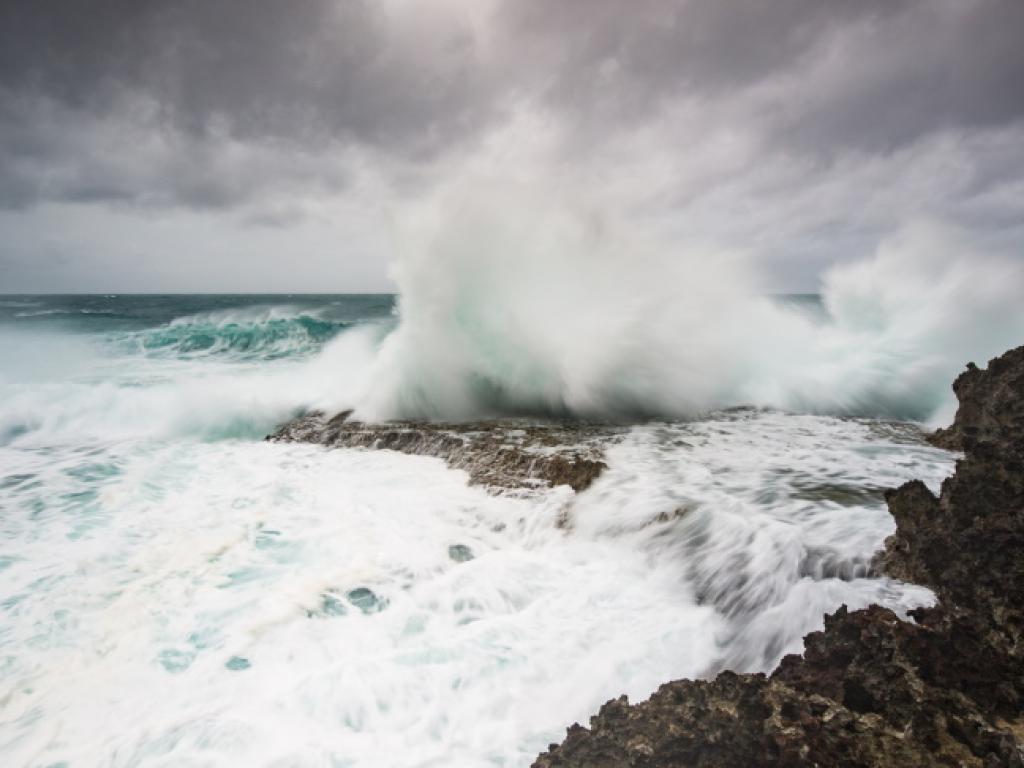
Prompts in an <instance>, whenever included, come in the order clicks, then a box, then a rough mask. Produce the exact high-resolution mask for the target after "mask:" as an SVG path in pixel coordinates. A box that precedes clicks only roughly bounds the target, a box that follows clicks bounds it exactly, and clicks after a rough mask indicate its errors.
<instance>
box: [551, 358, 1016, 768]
mask: <svg viewBox="0 0 1024 768" xmlns="http://www.w3.org/2000/svg"><path fill="white" fill-rule="evenodd" d="M954 390H955V392H956V394H957V397H958V399H959V401H960V408H959V411H958V413H957V417H956V422H955V424H954V425H953V426H952V427H951V428H950V429H948V430H943V431H942V432H941V433H940V435H939V438H938V441H939V443H940V444H942V445H945V446H950V447H955V448H956V449H958V450H963V451H964V453H965V458H964V459H963V460H962V461H960V462H959V463H958V465H957V471H956V474H955V475H954V476H953V477H951V478H950V479H948V480H947V481H946V482H945V483H944V485H943V488H942V492H941V495H940V496H939V497H936V496H934V495H933V494H932V493H931V492H930V491H929V490H928V488H926V487H925V486H924V485H923V484H922V483H919V482H912V483H908V484H906V485H904V486H903V487H902V488H900V489H898V490H896V491H890V492H889V493H888V494H887V497H886V498H887V501H888V503H889V508H890V510H891V511H892V514H893V516H894V517H895V519H896V522H897V526H898V529H897V532H896V534H894V535H893V536H892V537H891V538H890V539H889V540H888V541H887V542H886V548H885V551H884V553H882V554H881V555H880V557H879V561H880V564H881V566H882V567H883V568H885V569H886V570H887V571H888V573H890V574H891V575H893V576H896V577H898V578H902V579H905V580H908V581H914V582H917V583H921V584H925V585H927V586H929V587H931V588H932V589H933V590H935V592H936V594H937V595H938V598H939V600H938V604H937V605H936V606H935V607H934V608H929V609H922V610H918V611H915V612H913V613H912V616H913V618H914V622H908V621H903V620H901V619H900V618H899V617H897V616H896V615H895V614H894V613H892V612H891V611H888V610H886V609H884V608H881V607H878V606H872V607H870V608H868V609H866V610H862V611H855V612H849V611H847V610H846V609H845V608H841V609H840V610H839V611H837V612H836V613H835V614H833V615H831V616H829V617H826V620H825V629H824V631H822V632H815V633H812V634H810V635H808V636H807V638H805V650H804V654H803V655H802V656H788V657H786V658H785V659H784V660H783V661H782V663H781V664H780V666H779V668H778V669H777V670H776V671H775V672H774V673H772V674H771V675H770V676H765V675H737V674H733V673H728V672H727V673H723V674H721V675H719V676H718V677H716V678H715V679H714V680H711V681H690V680H681V681H676V682H672V683H667V684H666V685H663V686H662V687H661V688H660V689H659V690H658V691H657V692H656V693H655V694H654V695H653V696H652V697H651V698H650V699H649V700H648V701H645V702H642V703H639V704H635V705H630V704H629V703H628V702H627V701H626V700H625V698H624V697H623V698H620V699H618V700H614V701H610V702H608V703H607V704H605V705H604V707H602V708H601V710H600V712H599V713H598V714H597V715H596V716H595V717H593V718H592V719H591V722H590V728H583V727H581V726H579V725H574V726H573V727H571V728H570V729H569V731H568V734H567V737H566V739H565V741H564V742H563V743H562V744H560V745H552V746H551V748H550V750H549V751H548V752H546V753H545V754H543V755H541V756H540V757H539V758H538V759H537V761H536V762H535V763H534V766H535V768H612V766H614V767H615V768H626V767H636V768H669V767H670V766H671V767H672V768H675V767H676V766H769V765H772V766H776V765H781V766H865V768H866V767H867V766H986V767H987V768H994V767H995V766H1016V767H1018V768H1019V767H1021V766H1024V634H1022V628H1024V347H1022V348H1020V349H1017V350H1014V351H1012V352H1009V353H1007V354H1006V355H1004V356H1002V357H1000V358H998V359H996V360H993V361H992V362H991V363H990V364H989V367H988V369H987V370H980V369H978V368H977V367H975V366H973V365H972V366H971V367H969V369H968V371H967V372H966V373H964V374H963V375H962V376H961V377H960V378H959V379H958V380H957V382H956V384H955V386H954Z"/></svg>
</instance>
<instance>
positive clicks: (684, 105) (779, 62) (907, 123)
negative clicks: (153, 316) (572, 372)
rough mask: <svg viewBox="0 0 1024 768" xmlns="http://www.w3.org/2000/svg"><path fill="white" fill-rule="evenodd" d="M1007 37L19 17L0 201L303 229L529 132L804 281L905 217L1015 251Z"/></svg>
mask: <svg viewBox="0 0 1024 768" xmlns="http://www.w3.org/2000/svg"><path fill="white" fill-rule="evenodd" d="M1022 39H1024V3H1022V2H1020V0H850V1H849V2H847V1H845V0H844V1H839V0H837V1H836V2H822V0H773V2H764V1H763V0H632V1H631V2H628V3H625V2H622V1H621V0H433V2H431V3H422V2H403V1H402V0H288V1H287V2H284V1H282V0H89V2H86V1H85V0H31V1H28V0H26V1H24V2H7V3H4V4H2V5H0V167H2V168H3V173H2V174H0V208H6V209H7V211H8V214H9V215H8V216H7V218H6V219H4V220H5V221H8V222H10V221H11V220H12V219H11V215H14V213H15V212H17V211H23V212H26V215H28V212H30V211H31V210H32V209H33V208H35V207H38V206H41V205H43V206H45V205H46V204H48V203H58V204H64V203H70V204H73V205H77V206H82V207H90V206H92V207H104V206H106V207H114V208H117V209H119V210H136V211H138V212H139V215H140V216H144V217H154V216H159V215H160V212H161V211H171V210H174V211H180V210H188V211H192V212H194V213H195V214H196V215H202V214H203V213H204V212H206V211H221V212H224V211H235V209H237V215H235V213H231V214H230V215H232V216H234V219H233V221H234V222H235V223H237V222H243V223H245V224H247V225H249V226H252V227H254V228H257V229H260V230H263V231H268V230H275V231H276V230H287V229H294V228H301V227H302V226H305V225H304V223H303V222H306V221H307V217H306V215H305V213H304V210H305V203H304V201H305V202H310V201H312V204H314V206H316V205H319V204H320V203H319V202H317V201H321V202H322V201H327V200H331V199H337V198H339V197H344V196H346V195H349V196H351V195H359V194H361V191H360V190H361V187H360V180H362V179H365V178H366V177H367V176H373V177H375V178H378V179H382V180H383V181H381V182H380V186H379V188H382V189H383V188H387V189H388V190H389V192H388V194H393V195H395V196H397V198H399V199H400V198H402V197H403V196H406V197H411V196H418V195H424V194H429V192H430V189H431V187H432V186H433V185H434V184H436V183H437V182H439V181H441V180H443V179H445V178H446V177H447V176H448V175H449V174H452V173H457V172H458V169H459V168H460V167H461V166H462V164H464V163H465V162H466V159H467V158H473V157H475V156H476V155H478V154H480V153H487V152H491V153H492V154H493V155H494V156H495V157H497V158H500V157H502V156H503V155H502V152H506V150H507V152H506V154H508V156H509V157H513V156H514V157H518V156H519V155H517V154H516V153H517V152H518V145H519V144H521V143H523V142H529V141H532V140H534V139H535V138H536V137H535V136H533V135H532V134H531V133H530V130H525V131H523V132H521V133H520V132H517V131H518V129H517V128H516V129H515V130H511V129H510V128H509V126H513V128H514V127H515V126H516V122H515V120H516V119H517V116H518V117H521V116H522V115H524V114H525V115H527V116H532V117H533V118H535V122H536V123H537V124H540V125H543V126H547V127H552V126H553V127H554V133H556V134H557V135H558V136H559V137H560V140H559V141H556V142H554V143H553V144H548V145H545V147H546V148H545V150H544V153H543V157H542V160H541V161H540V162H539V165H540V167H541V168H542V169H543V171H544V172H548V171H549V170H551V169H559V171H558V172H563V170H564V169H566V168H567V169H569V172H570V173H572V174H575V175H576V176H578V177H579V179H580V183H583V184H587V185H589V186H591V187H593V186H600V185H604V184H606V185H607V186H608V187H609V190H610V192H609V194H610V195H612V197H614V199H616V200H619V201H622V202H624V203H629V204H633V203H636V204H637V205H639V206H641V207H647V208H655V209H658V211H657V212H658V213H660V214H661V215H662V216H663V217H665V218H667V219H671V220H672V227H673V231H675V232H676V233H677V236H678V237H680V238H687V237H696V238H698V239H700V240H701V241H718V240H720V241H723V242H726V243H727V244H728V245H730V246H736V247H740V248H745V249H749V250H752V251H755V252H757V253H761V254H764V255H765V258H766V259H768V260H770V261H771V260H774V261H773V263H778V264H779V265H781V266H780V267H779V273H780V274H784V275H786V276H787V279H789V278H790V277H792V278H793V279H796V277H797V276H799V275H803V276H805V277H806V276H808V275H812V274H813V273H814V271H815V269H816V267H815V266H814V265H815V264H817V265H818V266H820V265H821V264H823V263H826V262H828V261H831V260H836V259H842V258H845V257H846V256H847V255H849V254H851V253H853V252H854V251H856V250H861V251H863V250H864V249H866V248H869V247H870V245H871V243H872V242H873V241H875V240H877V239H878V236H879V234H880V233H881V232H883V231H884V230H885V229H886V228H891V227H893V226H895V225H896V224H897V223H898V220H899V219H901V218H908V217H913V216H919V215H933V216H938V217H941V218H944V219H949V220H952V221H953V222H955V223H957V224H960V225H961V226H965V227H967V228H972V227H973V228H976V229H978V230H984V231H985V232H987V233H989V234H990V235H991V234H992V233H996V236H997V239H998V237H1003V240H1004V241H1006V242H1009V241H1010V240H1012V238H1013V237H1017V236H1018V235H1019V230H1020V225H1019V224H1018V222H1019V221H1021V217H1022V216H1024V190H1022V189H1021V187H1020V181H1019V179H1021V178H1022V177H1024V141H1022V139H1024V88H1021V86H1020V84H1021V83H1022V82H1024V45H1021V43H1020V41H1021V40H1022ZM502 131H506V132H508V133H509V135H508V136H505V137H504V138H502V139H501V141H504V142H505V145H507V146H505V145H502V146H503V147H504V148H503V149H501V150H500V151H496V150H494V147H493V146H492V145H493V144H494V141H496V140H495V139H494V137H495V136H496V135H497V136H501V135H502ZM496 162H499V163H500V160H498V161H496ZM515 162H516V161H509V163H511V164H515ZM511 170H517V169H515V168H512V169H511ZM551 172H555V171H554V170H551ZM325 204H326V203H325ZM232 226H235V224H232ZM183 231H184V229H183ZM998 233H1003V235H1005V236H1003V235H999V234H998ZM1006 233H1010V234H1008V235H1007V234H1006ZM22 235H24V231H23V232H22ZM0 255H2V254H0ZM8 261H9V260H8ZM5 268H6V267H5Z"/></svg>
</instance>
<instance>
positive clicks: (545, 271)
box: [357, 190, 1024, 420]
mask: <svg viewBox="0 0 1024 768" xmlns="http://www.w3.org/2000/svg"><path fill="white" fill-rule="evenodd" d="M502 195H504V197H502ZM396 279H397V281H398V283H399V287H400V289H401V290H400V299H399V312H400V316H401V324H400V326H399V328H398V330H397V331H396V332H395V333H394V334H392V335H391V336H390V337H389V338H388V339H387V340H386V341H385V342H384V344H383V347H382V349H381V352H380V354H379V356H378V358H377V360H376V362H375V364H374V366H373V371H372V374H371V375H369V376H368V379H367V380H368V382H369V384H368V386H367V388H366V391H365V392H364V393H363V396H362V397H361V398H360V399H359V400H358V402H357V406H358V408H357V410H358V411H359V412H360V413H361V414H362V415H364V416H366V417H369V418H385V417H394V416H403V417H407V416H415V417H432V418H456V419H472V418H478V417H481V416H486V415H491V414H501V413H523V412H525V413H533V414H558V415H573V416H581V417H590V418H594V417H597V418H609V417H611V418H631V417H636V416H665V417H690V416H694V415H697V414H700V413H705V412H708V411H711V410H714V409H719V408H724V407H730V406H739V405H753V406H758V407H768V408H777V409H783V410H791V411H799V412H813V413H827V414H837V415H857V416H869V417H875V416H877V417H890V418H902V419H912V420H931V419H936V420H941V419H944V418H946V417H948V416H949V415H950V414H949V413H948V411H949V410H950V408H951V407H952V397H951V395H950V392H949V382H950V381H951V380H952V378H953V377H954V376H955V375H956V373H957V372H958V371H959V370H961V369H962V367H963V366H964V364H965V363H966V362H967V361H968V360H975V359H978V360H979V362H980V361H982V360H987V359H988V358H989V357H991V356H994V355H996V354H998V353H1000V352H1002V351H1004V350H1005V349H1006V348H1007V347H1010V346H1015V345H1016V344H1019V343H1020V342H1021V340H1022V339H1024V302H1022V301H1021V297H1022V296H1024V275H1022V271H1021V269H1020V266H1019V265H1018V264H1017V263H1015V262H1013V261H1011V260H1008V259H1005V258H1000V257H998V256H993V255H986V254H983V253H978V252H977V251H976V250H975V249H973V248H972V247H971V246H970V244H969V243H965V242H963V241H961V240H960V239H959V237H958V236H957V234H956V233H954V232H950V231H947V230H944V229H943V228H941V227H939V226H937V225H935V224H929V223H919V224H915V225H913V226H910V227H908V228H907V229H905V230H904V231H903V232H901V233H899V234H898V235H897V236H895V237H893V238H891V239H890V240H888V241H886V242H884V243H883V244H882V245H881V246H880V247H879V249H878V250H877V252H876V253H874V254H873V255H871V256H870V257H869V258H866V259H864V260H862V261H860V262H857V263H852V264H845V265H843V266H839V267H837V268H834V269H832V270H831V271H830V272H828V273H827V274H826V276H825V277H824V281H823V288H822V296H821V300H822V311H821V312H807V311H804V310H801V309H800V308H798V307H794V305H793V304H792V303H787V302H781V301H778V300H774V299H772V298H771V297H769V296H768V295H767V294H766V292H765V290H764V288H763V284H762V282H761V281H760V280H758V279H757V275H756V270H755V269H753V268H752V265H751V264H750V263H749V261H747V260H744V259H743V258H740V257H738V256H735V255H731V254H713V253H711V254H709V253H702V252H673V253H671V254H667V255H666V253H665V251H664V250H662V249H659V248H658V247H656V246H655V245H654V244H652V243H650V242H644V241H641V240H637V239H634V238H631V237H629V236H626V235H625V234H624V228H622V227H618V226H617V225H616V224H615V222H614V219H612V218H610V217H608V216H604V215H598V214H595V213H594V212H593V211H588V210H578V209H577V210H573V208H572V206H568V205H566V204H565V203H564V201H561V200H558V201H551V200H545V199H544V198H543V196H541V195H537V194H535V193H534V192H530V193H529V194H526V193H521V192H519V193H511V194H510V193H508V192H507V191H505V190H503V191H502V192H501V193H499V194H497V195H495V194H494V193H488V194H479V193H477V194H465V193H456V194H454V195H451V196H449V197H447V198H445V199H444V200H442V202H441V204H440V205H439V206H438V207H437V208H435V209H433V210H431V211H429V212H428V213H426V214H425V215H424V216H423V217H421V219H420V220H419V221H418V222H417V223H416V225H415V226H413V227H411V228H410V231H409V239H408V244H407V247H406V253H405V254H404V256H403V258H402V260H401V261H400V263H399V265H398V269H397V270H396Z"/></svg>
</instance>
